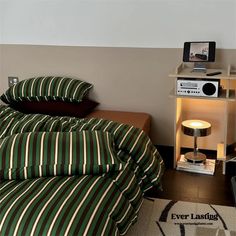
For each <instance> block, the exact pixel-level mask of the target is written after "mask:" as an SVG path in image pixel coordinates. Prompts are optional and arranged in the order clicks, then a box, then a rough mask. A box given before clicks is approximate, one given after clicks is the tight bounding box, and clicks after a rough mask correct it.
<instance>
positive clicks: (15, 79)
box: [8, 76, 19, 87]
mask: <svg viewBox="0 0 236 236" xmlns="http://www.w3.org/2000/svg"><path fill="white" fill-rule="evenodd" d="M18 82H19V78H18V77H16V76H9V77H8V86H9V87H11V86H13V85H15V84H17V83H18Z"/></svg>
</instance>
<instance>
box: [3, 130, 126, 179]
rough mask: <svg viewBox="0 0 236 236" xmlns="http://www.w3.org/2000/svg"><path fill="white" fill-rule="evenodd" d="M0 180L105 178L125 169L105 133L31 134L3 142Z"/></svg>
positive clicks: (19, 135) (109, 135) (17, 135)
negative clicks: (92, 176) (108, 173)
mask: <svg viewBox="0 0 236 236" xmlns="http://www.w3.org/2000/svg"><path fill="white" fill-rule="evenodd" d="M0 160H1V161H0V180H1V179H28V178H34V177H42V176H57V175H81V174H92V175H94V174H102V173H107V172H111V171H118V170H121V169H122V164H121V162H120V161H119V159H118V158H117V155H116V153H115V151H114V141H113V136H111V134H110V133H108V132H102V131H80V132H29V133H19V134H14V135H11V136H7V137H6V138H4V139H1V140H0Z"/></svg>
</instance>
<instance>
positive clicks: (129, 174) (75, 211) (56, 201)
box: [0, 106, 163, 236]
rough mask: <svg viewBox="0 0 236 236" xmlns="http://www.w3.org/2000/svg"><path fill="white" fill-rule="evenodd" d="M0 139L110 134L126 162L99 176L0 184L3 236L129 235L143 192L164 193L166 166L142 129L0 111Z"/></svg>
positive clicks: (121, 157) (119, 156)
mask: <svg viewBox="0 0 236 236" xmlns="http://www.w3.org/2000/svg"><path fill="white" fill-rule="evenodd" d="M0 124H1V126H0V138H1V139H4V138H6V137H8V136H10V135H12V136H11V137H14V135H19V134H24V133H27V132H36V133H37V132H42V133H43V132H46V133H47V132H49V133H50V132H55V133H57V132H83V131H86V132H94V131H100V132H103V133H109V134H110V135H111V137H112V140H113V141H112V143H113V145H114V146H113V148H115V153H116V155H117V157H118V159H119V160H120V161H121V162H122V169H121V170H120V171H109V172H107V173H104V174H101V175H90V174H89V175H75V176H54V177H41V178H33V179H25V180H18V179H17V180H2V182H1V181H0V206H1V211H0V235H3V236H11V235H15V236H16V235H17V236H18V235H20V236H21V235H22V236H23V235H32V236H34V235H35V236H36V235H48V236H54V235H84V236H87V235H99V236H100V235H104V236H105V235H109V236H110V235H111V236H113V235H125V234H126V232H127V230H128V229H129V227H130V226H131V225H132V224H133V223H134V222H135V221H136V220H137V217H138V211H139V209H140V207H141V204H142V197H143V194H144V192H145V191H147V190H148V189H149V188H151V187H152V186H156V187H160V180H161V176H162V174H163V161H162V159H161V156H160V155H159V153H158V151H157V150H156V148H155V147H154V146H153V144H152V142H151V141H150V139H149V137H148V136H147V135H146V134H145V133H144V132H143V131H142V130H140V129H137V128H134V127H132V126H129V125H125V124H120V123H116V122H113V121H108V120H103V119H95V118H91V119H78V118H73V117H50V116H47V115H38V114H34V115H25V114H22V113H20V112H17V111H15V110H13V109H12V108H9V107H8V106H0Z"/></svg>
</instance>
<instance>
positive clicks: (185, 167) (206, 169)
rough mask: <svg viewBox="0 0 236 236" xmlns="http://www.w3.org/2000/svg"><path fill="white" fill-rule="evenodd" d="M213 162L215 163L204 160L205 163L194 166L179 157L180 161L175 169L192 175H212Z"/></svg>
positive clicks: (210, 160) (182, 157)
mask: <svg viewBox="0 0 236 236" xmlns="http://www.w3.org/2000/svg"><path fill="white" fill-rule="evenodd" d="M215 162H216V161H215V160H212V159H206V161H205V163H199V164H194V163H191V162H188V161H187V160H186V159H185V158H184V155H181V157H180V160H179V161H178V162H177V167H176V169H177V170H182V171H187V172H193V173H200V174H207V175H214V172H215Z"/></svg>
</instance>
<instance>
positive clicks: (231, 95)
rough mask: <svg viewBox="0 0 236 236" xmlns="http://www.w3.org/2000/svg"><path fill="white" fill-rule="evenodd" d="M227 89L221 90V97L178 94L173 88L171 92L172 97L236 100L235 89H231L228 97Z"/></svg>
mask: <svg viewBox="0 0 236 236" xmlns="http://www.w3.org/2000/svg"><path fill="white" fill-rule="evenodd" d="M226 92H227V91H226V89H222V90H221V94H220V96H219V97H203V96H190V95H176V94H175V89H172V90H171V92H170V97H175V98H186V99H187V98H188V99H189V98H191V99H207V100H223V101H226V100H227V101H235V100H236V92H235V90H234V89H230V90H229V97H226Z"/></svg>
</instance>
